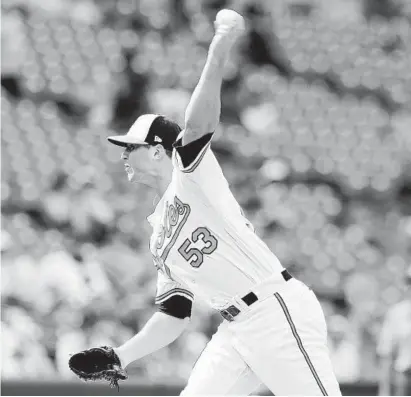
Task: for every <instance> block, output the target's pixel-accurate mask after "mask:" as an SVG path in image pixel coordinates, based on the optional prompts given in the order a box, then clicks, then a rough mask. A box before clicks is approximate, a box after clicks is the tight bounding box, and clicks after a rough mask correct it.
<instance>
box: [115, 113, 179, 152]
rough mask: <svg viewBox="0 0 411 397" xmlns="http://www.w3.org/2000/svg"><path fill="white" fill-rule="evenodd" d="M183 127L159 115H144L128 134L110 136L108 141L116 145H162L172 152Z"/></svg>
mask: <svg viewBox="0 0 411 397" xmlns="http://www.w3.org/2000/svg"><path fill="white" fill-rule="evenodd" d="M180 132H181V127H180V126H179V125H178V124H177V123H175V122H174V121H172V120H170V119H168V118H167V117H165V116H161V115H159V114H143V115H141V116H139V117H138V118H137V120H136V121H135V122H134V124H133V125H132V126H131V128H130V129H129V131H128V132H127V134H125V135H114V136H109V137H108V138H107V140H108V141H109V142H111V143H113V144H114V145H117V146H123V147H127V146H128V145H148V146H154V145H158V144H160V145H162V146H163V147H164V149H166V150H169V151H172V150H173V143H174V142H175V141H176V140H177V137H178V135H179V133H180Z"/></svg>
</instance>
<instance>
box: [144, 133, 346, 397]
mask: <svg viewBox="0 0 411 397" xmlns="http://www.w3.org/2000/svg"><path fill="white" fill-rule="evenodd" d="M183 133H184V131H183V132H182V133H181V134H180V136H179V139H178V140H177V142H176V144H175V146H174V147H175V149H174V150H173V156H172V161H173V167H174V170H173V175H172V181H171V183H170V185H169V186H168V188H167V191H166V192H165V194H164V195H163V197H162V199H161V200H160V202H159V203H158V205H157V206H156V209H155V211H154V213H153V214H152V215H150V216H149V217H148V221H149V222H150V224H151V225H152V226H153V234H152V237H151V239H150V250H151V253H152V255H153V258H154V263H155V265H156V267H157V269H158V270H159V278H158V285H157V296H156V303H159V304H161V303H162V302H165V301H166V300H167V299H169V298H171V297H173V296H176V295H178V296H181V297H184V298H187V299H189V300H193V298H194V296H195V297H196V298H200V299H203V300H205V301H206V302H208V304H209V305H210V306H211V307H213V308H214V309H216V310H219V311H220V312H221V311H223V313H225V318H227V319H228V320H226V321H224V322H223V323H222V324H221V325H220V327H219V329H218V331H217V333H216V334H215V335H214V336H213V338H212V339H211V341H210V342H209V344H208V345H207V347H206V349H205V350H204V351H203V353H202V354H201V356H200V358H199V360H198V361H197V363H196V365H195V367H194V370H193V372H192V375H191V376H190V379H189V381H188V384H187V387H186V388H185V390H184V391H183V394H191V395H197V394H208V395H212V394H220V395H228V394H236V395H240V394H242V395H248V394H250V393H252V391H253V390H254V389H255V388H256V387H258V386H259V385H260V383H261V382H263V383H265V385H266V386H267V387H268V388H269V389H270V390H271V391H272V392H273V393H274V394H276V395H278V394H280V395H292V394H301V395H306V396H308V395H340V389H339V386H338V383H337V381H336V378H335V376H334V373H333V370H332V365H331V363H330V360H329V356H328V350H327V345H326V343H327V342H326V341H327V331H326V324H325V320H324V316H323V312H322V309H321V306H320V304H319V302H318V300H317V298H316V297H315V295H314V293H313V292H312V291H311V290H310V289H309V288H308V287H306V286H305V285H304V284H303V283H301V282H300V281H298V280H296V279H294V278H291V279H288V278H286V277H284V275H283V274H282V272H283V271H284V268H283V267H282V265H281V263H280V262H279V260H278V259H277V257H276V256H275V255H274V254H273V253H272V252H271V251H270V249H269V248H268V247H267V246H266V244H265V243H264V242H263V241H262V240H261V239H260V238H259V237H258V236H257V235H256V234H255V232H254V228H253V227H252V225H251V224H250V222H249V221H248V220H247V219H246V218H245V216H244V214H243V212H242V210H241V208H240V206H239V204H238V203H237V201H236V199H235V198H234V196H233V195H232V193H231V191H230V188H229V184H228V182H227V180H226V179H225V177H224V175H223V173H222V170H221V168H220V166H219V164H218V162H217V159H216V158H215V156H214V154H213V152H212V150H211V148H210V143H211V139H212V135H213V134H211V133H210V134H207V135H205V136H203V137H202V138H200V139H199V140H197V141H196V142H194V143H193V142H192V143H191V144H188V145H185V146H183V145H182V139H181V137H182V134H183ZM190 145H191V147H192V148H189V146H190ZM187 151H191V152H190V153H191V156H186V154H185V153H187ZM193 151H194V155H193ZM187 158H188V160H187ZM250 294H251V295H250ZM246 295H247V296H248V298H250V297H251V298H252V299H251V300H248V299H243V298H245V296H246ZM227 312H228V313H227Z"/></svg>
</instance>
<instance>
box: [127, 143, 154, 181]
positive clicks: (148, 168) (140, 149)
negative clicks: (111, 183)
mask: <svg viewBox="0 0 411 397" xmlns="http://www.w3.org/2000/svg"><path fill="white" fill-rule="evenodd" d="M150 154H151V153H150V148H149V146H146V145H129V146H127V147H126V149H125V150H124V151H123V152H122V153H121V159H122V160H123V162H124V169H125V171H126V173H127V179H128V181H129V182H133V183H141V184H143V185H147V186H150V187H152V188H155V187H156V183H155V178H156V177H157V172H156V168H155V164H154V162H153V159H152V158H151V156H150Z"/></svg>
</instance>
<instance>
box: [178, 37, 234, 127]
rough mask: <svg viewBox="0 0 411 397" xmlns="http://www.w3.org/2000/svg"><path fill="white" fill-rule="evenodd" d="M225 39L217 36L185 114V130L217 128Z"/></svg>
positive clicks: (224, 57)
mask: <svg viewBox="0 0 411 397" xmlns="http://www.w3.org/2000/svg"><path fill="white" fill-rule="evenodd" d="M224 39H225V38H224V37H219V36H215V37H214V39H213V42H212V43H211V46H210V50H209V53H208V56H207V60H206V63H205V66H204V69H203V71H202V73H201V76H200V79H199V82H198V84H197V86H196V88H195V89H194V92H193V94H192V96H191V99H190V102H189V104H188V107H187V109H186V113H185V128H186V130H188V129H190V130H193V131H202V132H203V133H207V132H212V131H214V130H215V128H216V127H217V125H218V123H219V120H220V112H221V100H220V93H221V85H222V81H223V75H224V65H225V62H226V59H227V53H226V52H224V51H223V48H225V47H226V46H225V45H224V44H225V43H224Z"/></svg>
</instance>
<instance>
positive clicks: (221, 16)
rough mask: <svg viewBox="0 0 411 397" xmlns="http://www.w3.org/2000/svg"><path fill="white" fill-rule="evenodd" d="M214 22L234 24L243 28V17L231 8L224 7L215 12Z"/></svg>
mask: <svg viewBox="0 0 411 397" xmlns="http://www.w3.org/2000/svg"><path fill="white" fill-rule="evenodd" d="M215 22H216V24H217V25H228V26H236V27H237V28H239V29H244V18H243V17H242V16H241V15H240V14H239V13H238V12H235V11H233V10H228V9H224V10H221V11H219V12H218V13H217V15H216V18H215Z"/></svg>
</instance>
